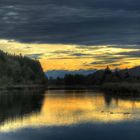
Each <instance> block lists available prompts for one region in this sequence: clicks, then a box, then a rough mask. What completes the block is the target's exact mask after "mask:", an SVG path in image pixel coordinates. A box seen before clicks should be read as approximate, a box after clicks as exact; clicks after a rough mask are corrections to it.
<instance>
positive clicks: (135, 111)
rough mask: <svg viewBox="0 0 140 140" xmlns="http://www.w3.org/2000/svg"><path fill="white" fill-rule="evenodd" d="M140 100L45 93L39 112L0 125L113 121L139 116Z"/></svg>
mask: <svg viewBox="0 0 140 140" xmlns="http://www.w3.org/2000/svg"><path fill="white" fill-rule="evenodd" d="M139 110H140V102H139V101H130V100H121V99H119V100H116V99H112V101H111V102H110V105H109V104H108V103H107V102H106V100H105V98H104V96H103V95H102V94H97V95H91V94H85V95H81V94H79V95H70V94H68V95H66V94H61V95H57V94H46V96H45V99H44V102H43V105H42V108H41V111H40V112H39V113H37V114H36V113H32V114H30V115H27V116H24V117H23V118H17V119H12V120H8V121H6V122H4V123H3V124H1V125H0V131H2V132H3V131H4V132H9V131H15V130H17V129H22V128H26V127H35V128H39V127H43V126H44V127H45V126H70V125H77V124H79V123H87V122H90V123H115V122H121V121H128V120H137V119H140V111H139Z"/></svg>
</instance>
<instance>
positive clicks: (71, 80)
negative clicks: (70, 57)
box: [49, 67, 140, 95]
mask: <svg viewBox="0 0 140 140" xmlns="http://www.w3.org/2000/svg"><path fill="white" fill-rule="evenodd" d="M49 85H54V86H55V85H57V86H60V87H61V86H62V85H63V86H65V87H67V86H68V87H69V86H70V87H87V88H92V87H93V88H94V87H96V88H98V89H99V88H100V89H102V90H104V91H106V92H107V93H116V94H122V93H123V94H125V95H127V93H128V94H130V93H136V94H137V93H140V67H135V68H131V69H124V70H114V71H111V70H110V68H109V67H107V68H106V69H105V70H98V71H96V72H93V73H92V74H89V75H79V74H75V75H71V74H67V75H65V76H64V78H60V77H58V78H56V79H52V78H50V79H49Z"/></svg>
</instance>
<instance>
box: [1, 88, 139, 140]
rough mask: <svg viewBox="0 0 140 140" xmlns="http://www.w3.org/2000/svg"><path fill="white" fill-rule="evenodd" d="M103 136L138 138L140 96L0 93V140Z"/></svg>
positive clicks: (86, 139) (81, 139)
mask: <svg viewBox="0 0 140 140" xmlns="http://www.w3.org/2000/svg"><path fill="white" fill-rule="evenodd" d="M105 139H108V140H112V139H114V140H118V139H119V140H121V139H122V140H124V139H127V140H135V139H137V140H139V139H140V99H138V98H136V99H120V98H113V97H110V96H105V95H104V94H103V93H98V92H94V91H68V90H67V91H63V90H61V91H56V90H55V91H45V94H44V91H36V92H35V91H30V92H29V91H24V92H23V91H22V92H21V91H16V92H1V94H0V140H105Z"/></svg>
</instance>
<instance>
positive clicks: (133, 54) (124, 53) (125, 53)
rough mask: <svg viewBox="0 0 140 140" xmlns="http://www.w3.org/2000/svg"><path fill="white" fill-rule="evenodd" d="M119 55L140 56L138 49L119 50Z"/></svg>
mask: <svg viewBox="0 0 140 140" xmlns="http://www.w3.org/2000/svg"><path fill="white" fill-rule="evenodd" d="M118 54H119V55H123V56H127V57H129V58H130V57H139V58H140V50H139V51H131V52H121V53H118Z"/></svg>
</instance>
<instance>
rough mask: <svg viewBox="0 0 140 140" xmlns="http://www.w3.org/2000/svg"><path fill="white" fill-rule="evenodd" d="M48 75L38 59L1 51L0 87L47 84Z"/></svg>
mask: <svg viewBox="0 0 140 140" xmlns="http://www.w3.org/2000/svg"><path fill="white" fill-rule="evenodd" d="M46 82H47V79H46V76H45V74H44V72H43V69H42V67H41V65H40V62H39V61H38V60H33V59H30V58H27V57H25V56H22V55H12V54H8V53H5V52H3V51H0V87H5V86H11V85H45V84H46Z"/></svg>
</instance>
